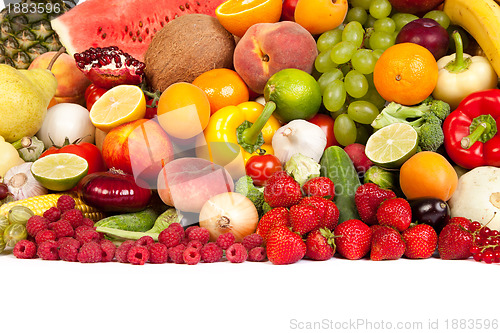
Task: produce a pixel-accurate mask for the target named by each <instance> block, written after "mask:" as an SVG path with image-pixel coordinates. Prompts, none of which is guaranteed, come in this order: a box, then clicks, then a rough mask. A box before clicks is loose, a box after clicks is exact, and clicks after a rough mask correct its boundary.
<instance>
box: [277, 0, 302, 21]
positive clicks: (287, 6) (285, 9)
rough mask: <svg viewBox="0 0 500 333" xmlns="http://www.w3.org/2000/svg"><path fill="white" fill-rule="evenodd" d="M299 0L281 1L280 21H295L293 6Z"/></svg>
mask: <svg viewBox="0 0 500 333" xmlns="http://www.w3.org/2000/svg"><path fill="white" fill-rule="evenodd" d="M298 1H299V0H285V1H283V6H282V7H281V18H280V21H295V18H294V14H295V7H296V6H297V2H298Z"/></svg>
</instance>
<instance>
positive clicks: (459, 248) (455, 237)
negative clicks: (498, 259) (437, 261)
mask: <svg viewBox="0 0 500 333" xmlns="http://www.w3.org/2000/svg"><path fill="white" fill-rule="evenodd" d="M472 241H473V237H472V234H471V233H470V231H468V230H467V229H465V228H464V227H463V226H461V225H460V224H457V223H448V224H447V225H445V226H444V228H443V230H441V232H440V233H439V237H438V251H439V256H440V257H441V259H445V260H451V259H467V258H469V257H470V256H471V253H470V248H471V246H472V243H473V242H472Z"/></svg>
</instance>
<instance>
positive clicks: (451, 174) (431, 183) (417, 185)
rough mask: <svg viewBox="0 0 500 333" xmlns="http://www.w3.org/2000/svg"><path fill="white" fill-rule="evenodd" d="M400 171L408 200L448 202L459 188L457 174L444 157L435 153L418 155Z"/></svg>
mask: <svg viewBox="0 0 500 333" xmlns="http://www.w3.org/2000/svg"><path fill="white" fill-rule="evenodd" d="M399 171H400V173H399V183H400V187H401V190H402V191H403V193H404V195H405V196H406V198H407V199H408V200H411V199H418V198H423V197H433V198H439V199H441V200H444V201H448V200H449V199H450V198H451V196H452V195H453V193H454V192H455V189H456V188H457V184H458V176H457V172H456V171H455V169H454V168H453V166H452V165H451V164H450V162H448V160H447V159H446V158H445V157H444V156H443V155H441V154H438V153H435V152H431V151H422V152H419V153H416V154H415V155H413V156H412V157H410V158H409V159H408V160H407V161H406V162H404V163H403V165H402V166H401V169H400V170H399Z"/></svg>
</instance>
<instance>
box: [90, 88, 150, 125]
mask: <svg viewBox="0 0 500 333" xmlns="http://www.w3.org/2000/svg"><path fill="white" fill-rule="evenodd" d="M145 115H146V98H145V97H144V92H143V91H142V90H141V88H139V87H138V86H134V85H126V84H123V85H119V86H116V87H113V88H111V89H110V90H108V91H106V92H105V93H104V94H103V95H102V96H101V97H100V98H99V99H98V100H97V101H96V102H95V103H94V105H92V108H91V109H90V121H92V124H94V126H95V127H97V128H98V129H100V130H103V131H105V132H108V131H109V130H111V129H112V128H114V127H116V126H118V125H121V124H124V123H127V122H130V121H133V120H137V119H142V118H144V116H145Z"/></svg>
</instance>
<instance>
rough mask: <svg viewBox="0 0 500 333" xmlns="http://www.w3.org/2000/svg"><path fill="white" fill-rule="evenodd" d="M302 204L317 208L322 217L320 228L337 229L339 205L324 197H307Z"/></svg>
mask: <svg viewBox="0 0 500 333" xmlns="http://www.w3.org/2000/svg"><path fill="white" fill-rule="evenodd" d="M300 204H304V205H311V206H313V207H315V208H316V209H317V211H318V214H319V215H320V220H319V226H318V227H319V228H328V229H330V230H333V229H335V227H336V226H337V224H338V223H339V215H340V212H339V209H338V207H337V205H336V204H335V203H334V202H333V201H330V200H328V199H325V198H322V197H305V198H303V199H302V200H301V201H300Z"/></svg>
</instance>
